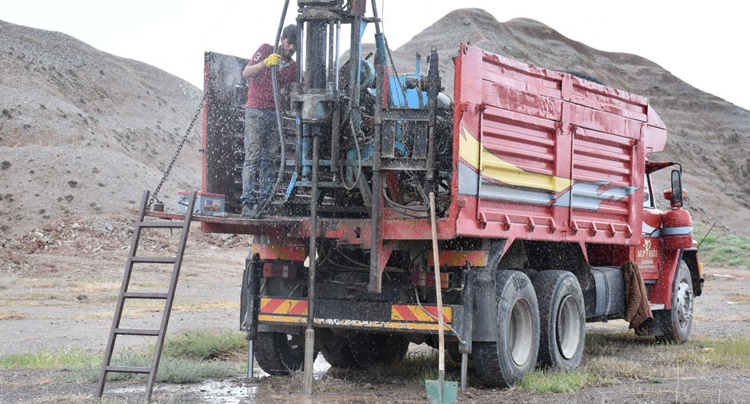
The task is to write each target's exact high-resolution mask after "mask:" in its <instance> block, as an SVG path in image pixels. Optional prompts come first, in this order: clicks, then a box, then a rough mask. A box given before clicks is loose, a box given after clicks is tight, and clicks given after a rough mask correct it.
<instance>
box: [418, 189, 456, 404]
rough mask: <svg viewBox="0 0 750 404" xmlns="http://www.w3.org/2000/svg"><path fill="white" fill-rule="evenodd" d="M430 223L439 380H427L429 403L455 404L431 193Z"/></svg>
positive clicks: (433, 202)
mask: <svg viewBox="0 0 750 404" xmlns="http://www.w3.org/2000/svg"><path fill="white" fill-rule="evenodd" d="M430 222H431V226H432V255H433V259H434V261H435V296H436V297H437V320H438V375H439V376H438V380H429V379H427V380H425V381H424V384H425V390H426V391H427V401H428V402H429V403H430V404H453V403H455V402H456V399H457V396H458V382H446V381H445V334H444V332H443V294H442V291H441V288H440V283H441V282H440V260H439V259H438V241H437V240H438V239H437V221H436V219H435V193H434V192H430Z"/></svg>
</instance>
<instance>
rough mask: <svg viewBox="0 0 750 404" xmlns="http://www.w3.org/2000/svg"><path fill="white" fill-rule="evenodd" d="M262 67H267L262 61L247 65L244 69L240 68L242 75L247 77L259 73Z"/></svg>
mask: <svg viewBox="0 0 750 404" xmlns="http://www.w3.org/2000/svg"><path fill="white" fill-rule="evenodd" d="M263 69H267V67H266V66H264V65H263V62H260V63H256V64H254V65H247V66H245V68H244V69H242V77H244V78H246V79H249V78H250V77H252V76H255V75H256V74H258V73H260V72H261V70H263Z"/></svg>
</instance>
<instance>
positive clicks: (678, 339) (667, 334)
mask: <svg viewBox="0 0 750 404" xmlns="http://www.w3.org/2000/svg"><path fill="white" fill-rule="evenodd" d="M694 298H695V295H694V294H693V279H692V278H691V276H690V270H689V269H688V266H687V264H685V261H680V266H679V267H678V268H677V273H675V275H674V283H673V284H672V309H671V310H668V311H667V310H661V311H659V312H656V313H655V314H656V315H658V316H660V318H659V320H660V321H661V323H662V324H664V335H663V336H662V337H661V338H662V339H664V340H665V341H667V342H671V343H684V342H687V340H688V338H689V337H690V327H691V326H692V324H693V299H694Z"/></svg>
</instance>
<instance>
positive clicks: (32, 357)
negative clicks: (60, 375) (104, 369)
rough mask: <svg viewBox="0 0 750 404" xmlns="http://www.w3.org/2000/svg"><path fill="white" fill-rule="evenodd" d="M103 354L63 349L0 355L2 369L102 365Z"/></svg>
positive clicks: (68, 367) (43, 368) (60, 368)
mask: <svg viewBox="0 0 750 404" xmlns="http://www.w3.org/2000/svg"><path fill="white" fill-rule="evenodd" d="M101 361H102V359H101V356H99V355H93V354H90V353H86V352H83V351H79V350H61V351H50V352H35V353H24V354H12V355H3V356H0V369H42V370H70V369H81V368H84V367H87V366H92V365H93V364H99V365H101Z"/></svg>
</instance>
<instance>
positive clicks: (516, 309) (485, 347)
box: [472, 270, 539, 387]
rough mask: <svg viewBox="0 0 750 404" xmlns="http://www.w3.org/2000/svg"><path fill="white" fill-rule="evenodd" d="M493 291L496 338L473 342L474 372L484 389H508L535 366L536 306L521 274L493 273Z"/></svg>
mask: <svg viewBox="0 0 750 404" xmlns="http://www.w3.org/2000/svg"><path fill="white" fill-rule="evenodd" d="M495 288H496V291H497V308H496V309H497V338H496V340H495V341H492V342H486V341H479V342H474V344H473V349H472V351H473V352H472V356H473V357H474V370H475V371H476V373H477V377H478V379H479V381H480V382H481V383H482V384H484V385H486V386H490V387H510V386H512V385H514V384H515V383H516V382H518V380H520V379H521V378H522V377H523V376H524V375H525V374H527V373H529V372H531V371H533V370H534V367H535V366H536V361H537V354H538V351H539V305H538V304H537V299H536V293H534V287H533V286H532V284H531V281H530V280H529V277H528V276H526V275H525V274H524V273H523V272H519V271H511V270H503V271H499V272H497V274H496V277H495Z"/></svg>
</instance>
